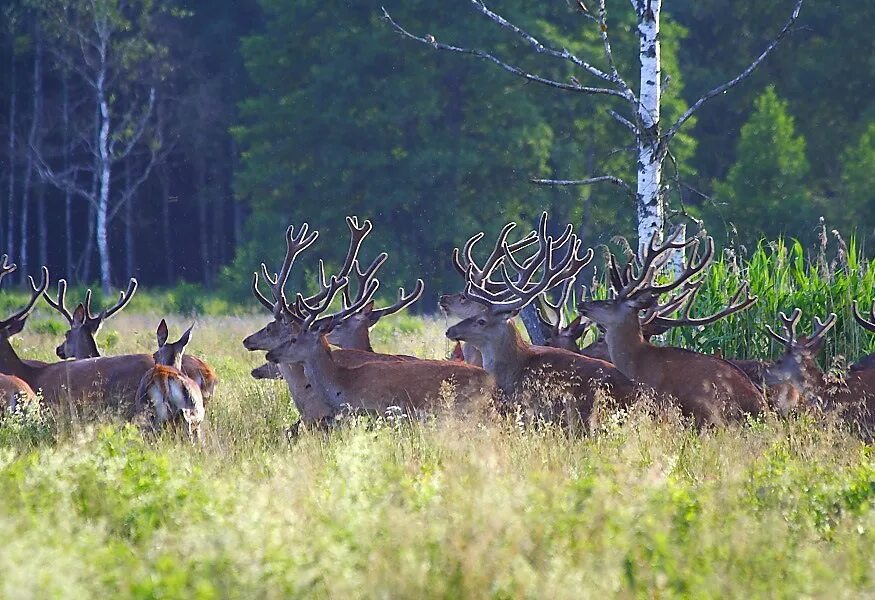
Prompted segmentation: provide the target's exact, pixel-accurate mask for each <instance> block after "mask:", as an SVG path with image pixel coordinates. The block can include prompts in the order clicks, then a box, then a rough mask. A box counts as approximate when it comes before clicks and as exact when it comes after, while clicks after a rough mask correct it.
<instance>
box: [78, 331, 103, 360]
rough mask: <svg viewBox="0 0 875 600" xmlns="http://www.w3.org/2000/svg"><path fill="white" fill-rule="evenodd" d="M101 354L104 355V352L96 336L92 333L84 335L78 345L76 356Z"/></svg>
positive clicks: (79, 357) (96, 355) (93, 356)
mask: <svg viewBox="0 0 875 600" xmlns="http://www.w3.org/2000/svg"><path fill="white" fill-rule="evenodd" d="M99 356H102V354H101V353H100V348H98V347H97V342H96V341H95V340H94V338H93V337H92V336H90V335H85V336H82V338H81V339H80V340H79V344H77V346H76V358H77V359H82V358H97V357H99Z"/></svg>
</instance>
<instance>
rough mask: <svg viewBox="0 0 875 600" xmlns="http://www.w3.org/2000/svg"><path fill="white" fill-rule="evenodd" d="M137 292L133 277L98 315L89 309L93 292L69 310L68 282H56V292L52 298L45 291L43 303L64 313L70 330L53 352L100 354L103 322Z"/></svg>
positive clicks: (81, 355) (60, 355) (83, 355)
mask: <svg viewBox="0 0 875 600" xmlns="http://www.w3.org/2000/svg"><path fill="white" fill-rule="evenodd" d="M136 292H137V280H136V279H134V278H133V277H132V278H131V280H130V282H129V283H128V289H127V290H126V291H124V292H120V293H119V299H118V301H117V302H116V303H115V304H114V305H113V306H111V307H108V308H104V309H102V310H101V311H100V312H99V313H98V314H97V315H95V314H94V313H93V312H92V310H91V299H92V292H91V290H90V289H89V290H87V291H86V292H85V301H84V302H80V303H79V304H78V305H77V306H76V308H75V309H74V310H73V312H72V313H70V311H69V310H68V309H67V305H66V300H67V281H66V280H65V279H60V280H59V281H58V295H57V298H56V299H52V297H51V296H49V294H48V292H45V293H43V298H45V300H46V302H47V303H48V304H49V306H51V307H52V308H54V309H55V310H56V311H58V312H59V313H60V314H61V316H63V317H64V318H65V319H66V320H67V323H68V324H69V325H70V329H69V330H68V331H67V333H65V334H64V341H63V343H61V344H60V345H59V346H58V347H57V348H56V349H55V353H56V354H57V355H58V358H60V359H67V358H77V359H81V358H96V357H98V356H100V355H101V354H100V349H99V348H98V347H97V341H96V339H95V338H96V337H97V332H98V331H100V328H101V327H102V326H103V323H104V321H106V320H107V319H110V318H112V317H113V316H114V315H115V314H117V313H118V312H120V311H121V310H122V309H124V308H125V307H126V306H127V305H128V303H129V302H130V301H131V298H133V297H134V294H135V293H136Z"/></svg>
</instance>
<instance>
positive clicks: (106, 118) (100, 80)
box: [96, 44, 112, 296]
mask: <svg viewBox="0 0 875 600" xmlns="http://www.w3.org/2000/svg"><path fill="white" fill-rule="evenodd" d="M105 86H106V45H105V44H104V45H103V46H102V48H101V64H100V70H99V72H98V74H97V85H96V88H97V89H96V92H97V106H98V108H99V110H100V132H99V133H98V136H97V152H98V159H97V164H98V177H99V185H98V189H99V193H98V197H97V210H96V212H97V215H96V218H97V223H96V225H97V232H96V236H97V240H96V241H97V254H98V257H99V259H100V286H101V288H102V289H103V294H104V295H106V296H108V295H109V293H110V287H111V282H110V277H111V275H110V260H109V243H108V240H107V229H108V215H109V192H110V182H111V180H112V156H110V152H109V131H110V112H109V100H108V99H107V97H106V87H105Z"/></svg>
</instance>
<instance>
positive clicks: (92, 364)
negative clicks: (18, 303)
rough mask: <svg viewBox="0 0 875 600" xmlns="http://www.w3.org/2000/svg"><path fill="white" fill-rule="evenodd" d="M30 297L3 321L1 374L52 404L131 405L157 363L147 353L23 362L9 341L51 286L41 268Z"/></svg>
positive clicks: (0, 329)
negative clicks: (144, 380)
mask: <svg viewBox="0 0 875 600" xmlns="http://www.w3.org/2000/svg"><path fill="white" fill-rule="evenodd" d="M29 281H30V286H31V290H32V291H31V297H30V300H29V301H28V303H27V305H26V306H25V307H24V308H22V309H21V310H19V311H17V312H15V313H14V314H13V315H12V316H10V317H8V318H7V319H4V320H2V321H0V372H3V373H6V374H8V375H13V376H15V377H18V378H20V379H22V380H23V381H25V382H26V383H27V384H28V385H29V386H30V387H31V389H33V390H35V391H37V392H39V391H42V394H43V397H44V399H45V400H46V402H47V403H49V404H50V405H59V404H62V403H67V402H69V403H78V402H86V403H89V404H94V403H99V404H100V405H101V406H105V407H110V408H119V407H124V406H129V403H130V402H131V400H132V398H133V395H134V392H135V391H136V389H137V386H138V385H139V382H140V378H142V376H143V373H145V372H146V371H148V370H149V369H151V368H152V367H153V366H154V365H155V363H154V361H153V359H152V357H151V356H149V355H147V354H132V355H124V356H111V357H105V358H89V359H84V360H76V361H61V362H57V363H36V364H34V363H28V362H25V361H23V360H21V359H20V358H19V357H18V354H16V352H15V349H14V348H13V347H12V344H11V343H10V342H9V338H11V337H12V336H14V335H15V334H17V333H19V332H20V331H21V330H22V329H24V324H25V322H26V321H27V317H28V316H29V315H30V313H31V311H32V310H33V308H34V306H35V305H36V302H37V300H39V298H40V297H41V296H42V295H43V292H45V290H46V288H47V287H48V285H49V272H48V269H46V268H45V267H43V268H42V281H41V283H40V285H39V286H38V285H36V283H35V282H34V281H33V278H29Z"/></svg>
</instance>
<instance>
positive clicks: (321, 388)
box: [304, 336, 342, 403]
mask: <svg viewBox="0 0 875 600" xmlns="http://www.w3.org/2000/svg"><path fill="white" fill-rule="evenodd" d="M340 370H341V368H340V367H339V366H338V365H337V364H336V363H335V362H334V359H333V358H332V357H331V348H330V347H329V346H328V342H327V341H326V340H325V337H324V336H323V337H322V339H321V340H320V343H319V345H318V346H317V347H316V349H315V350H314V351H313V352H312V353H311V354H310V355H309V356H308V357H307V359H306V360H305V361H304V375H305V376H306V378H307V383H308V384H310V385H311V386H313V389H315V390H316V391H317V392H318V393H320V394H321V397H322V398H325V399H326V401H328V402H329V403H330V402H331V399H333V398H336V397H339V396H342V390H341V389H340V385H339V383H340V375H341V373H340Z"/></svg>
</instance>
